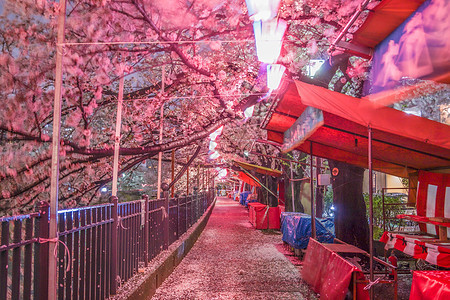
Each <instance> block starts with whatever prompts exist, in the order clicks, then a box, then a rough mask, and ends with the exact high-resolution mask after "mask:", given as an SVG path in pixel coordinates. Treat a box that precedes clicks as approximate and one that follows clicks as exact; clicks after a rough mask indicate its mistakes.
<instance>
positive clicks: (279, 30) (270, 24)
mask: <svg viewBox="0 0 450 300" xmlns="http://www.w3.org/2000/svg"><path fill="white" fill-rule="evenodd" d="M286 27H287V24H286V22H285V21H284V20H281V19H279V20H277V19H274V20H271V21H264V22H263V21H255V22H253V31H254V34H255V40H256V54H257V55H258V59H259V61H260V62H264V63H267V64H271V63H274V62H276V61H277V59H278V56H280V52H281V45H282V43H283V36H284V32H285V31H286Z"/></svg>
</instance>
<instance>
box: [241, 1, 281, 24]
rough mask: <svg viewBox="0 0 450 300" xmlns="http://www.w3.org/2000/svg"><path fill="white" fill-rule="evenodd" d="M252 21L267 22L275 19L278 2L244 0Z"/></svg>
mask: <svg viewBox="0 0 450 300" xmlns="http://www.w3.org/2000/svg"><path fill="white" fill-rule="evenodd" d="M245 3H246V4H247V10H248V15H249V16H250V20H252V21H268V20H271V19H273V18H275V17H276V15H277V12H278V7H279V6H280V0H245Z"/></svg>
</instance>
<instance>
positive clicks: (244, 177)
mask: <svg viewBox="0 0 450 300" xmlns="http://www.w3.org/2000/svg"><path fill="white" fill-rule="evenodd" d="M238 178H239V179H240V180H242V181H243V182H245V183H248V184H249V185H251V186H259V187H260V186H261V185H260V184H259V183H258V182H256V181H255V180H253V178H251V177H250V176H248V175H247V174H245V173H244V172H239V175H238Z"/></svg>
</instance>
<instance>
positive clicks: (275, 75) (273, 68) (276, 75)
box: [267, 64, 286, 90]
mask: <svg viewBox="0 0 450 300" xmlns="http://www.w3.org/2000/svg"><path fill="white" fill-rule="evenodd" d="M284 70H286V68H285V67H284V66H283V65H278V64H274V65H267V87H268V88H269V89H271V90H276V89H277V88H278V87H279V86H280V82H281V78H282V77H283V74H284Z"/></svg>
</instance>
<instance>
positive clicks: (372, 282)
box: [364, 277, 381, 291]
mask: <svg viewBox="0 0 450 300" xmlns="http://www.w3.org/2000/svg"><path fill="white" fill-rule="evenodd" d="M380 280H381V277H378V278H377V279H376V280H375V281H370V280H369V284H367V285H366V286H365V287H364V290H365V291H367V290H368V289H370V288H371V287H372V286H373V285H375V284H377V283H380Z"/></svg>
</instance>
